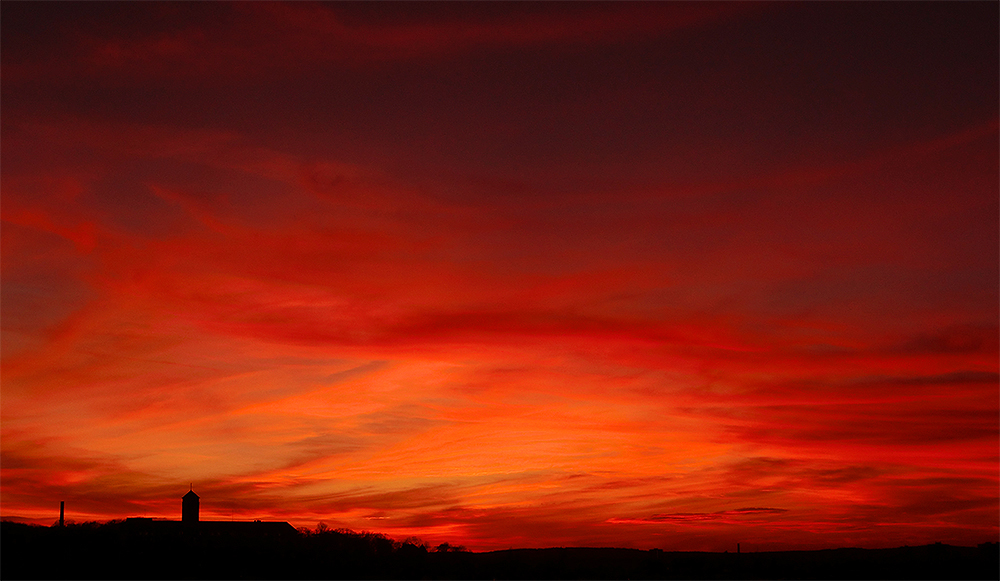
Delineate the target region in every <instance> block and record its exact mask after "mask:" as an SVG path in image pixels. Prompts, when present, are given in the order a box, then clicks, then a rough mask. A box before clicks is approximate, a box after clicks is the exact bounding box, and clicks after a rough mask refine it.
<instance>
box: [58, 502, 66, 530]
mask: <svg viewBox="0 0 1000 581" xmlns="http://www.w3.org/2000/svg"><path fill="white" fill-rule="evenodd" d="M65 516H66V501H65V500H60V501H59V526H63V525H64V524H65V523H66V521H65V520H64V517H65Z"/></svg>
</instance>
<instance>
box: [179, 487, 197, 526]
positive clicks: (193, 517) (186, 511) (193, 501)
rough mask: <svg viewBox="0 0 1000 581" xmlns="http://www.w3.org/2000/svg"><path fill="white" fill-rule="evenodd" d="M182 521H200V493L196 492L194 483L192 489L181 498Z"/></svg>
mask: <svg viewBox="0 0 1000 581" xmlns="http://www.w3.org/2000/svg"><path fill="white" fill-rule="evenodd" d="M181 501H182V502H181V522H186V523H196V522H198V495H197V494H195V493H194V485H193V484H192V485H191V490H190V491H189V492H188V493H187V494H185V495H184V496H183V497H182V498H181Z"/></svg>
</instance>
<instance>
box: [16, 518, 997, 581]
mask: <svg viewBox="0 0 1000 581" xmlns="http://www.w3.org/2000/svg"><path fill="white" fill-rule="evenodd" d="M163 524H164V526H155V527H147V526H135V525H134V523H133V524H132V526H130V524H129V523H127V522H122V521H112V522H110V523H105V524H98V523H85V524H81V525H69V526H66V527H62V528H60V527H39V526H30V525H24V524H19V523H12V522H4V523H2V529H0V540H2V554H3V560H2V570H0V574H2V577H3V579H997V578H998V576H1000V575H998V559H1000V555H998V550H997V544H996V543H986V544H983V545H980V546H979V547H953V546H949V545H941V544H937V545H927V546H921V547H900V548H896V549H833V550H824V551H788V552H773V553H743V554H736V553H692V552H666V551H660V550H656V549H654V550H651V551H641V550H636V549H610V548H609V549H592V548H553V549H514V550H507V551H493V552H488V553H471V552H468V551H463V550H454V549H453V548H452V549H451V550H449V548H448V547H446V546H445V545H442V547H439V549H438V550H436V551H434V550H428V548H427V547H426V546H425V545H422V544H418V543H414V542H398V541H394V540H392V539H390V538H388V537H385V536H383V535H379V534H374V533H354V532H351V531H322V532H308V531H294V530H293V529H289V532H288V534H273V531H271V532H268V530H267V527H264V528H261V529H260V531H262V532H260V533H259V534H258V533H257V532H255V531H254V529H253V527H252V526H247V527H235V528H232V529H231V530H232V531H235V532H232V533H225V534H221V533H219V532H218V531H217V530H214V529H213V527H205V528H203V529H199V528H198V527H184V526H179V525H180V524H181V523H169V522H167V523H163ZM247 524H253V523H247ZM265 524H266V523H265ZM216 528H218V527H216Z"/></svg>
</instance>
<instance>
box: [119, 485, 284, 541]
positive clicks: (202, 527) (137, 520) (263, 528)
mask: <svg viewBox="0 0 1000 581" xmlns="http://www.w3.org/2000/svg"><path fill="white" fill-rule="evenodd" d="M181 501H182V502H181V520H180V521H176V520H166V519H159V518H155V519H154V518H148V517H129V518H127V519H125V526H126V527H128V530H129V531H131V532H132V533H133V534H139V535H150V534H180V535H196V536H199V537H202V536H234V537H270V538H273V537H285V536H294V535H296V534H298V531H296V530H295V527H293V526H292V525H290V524H288V523H287V522H263V521H261V520H255V521H253V522H245V521H244V522H232V521H203V520H201V519H200V518H199V516H198V510H199V504H200V500H199V497H198V495H197V494H195V492H194V488H192V489H191V490H189V491H188V493H187V494H185V495H184V496H183V497H181Z"/></svg>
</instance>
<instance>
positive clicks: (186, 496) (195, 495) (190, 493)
mask: <svg viewBox="0 0 1000 581" xmlns="http://www.w3.org/2000/svg"><path fill="white" fill-rule="evenodd" d="M181 498H198V495H197V494H195V493H194V490H190V491H188V493H187V494H185V495H184V496H182V497H181Z"/></svg>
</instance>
